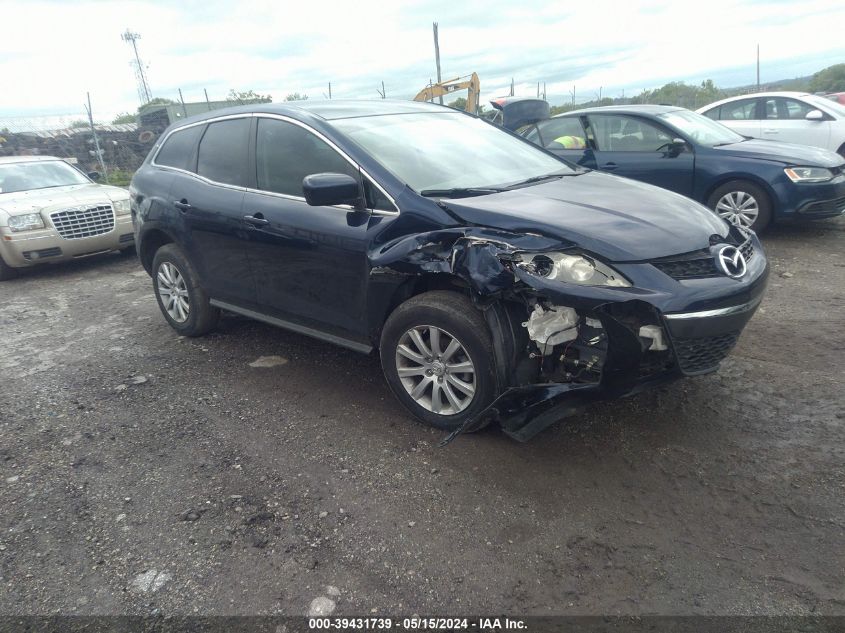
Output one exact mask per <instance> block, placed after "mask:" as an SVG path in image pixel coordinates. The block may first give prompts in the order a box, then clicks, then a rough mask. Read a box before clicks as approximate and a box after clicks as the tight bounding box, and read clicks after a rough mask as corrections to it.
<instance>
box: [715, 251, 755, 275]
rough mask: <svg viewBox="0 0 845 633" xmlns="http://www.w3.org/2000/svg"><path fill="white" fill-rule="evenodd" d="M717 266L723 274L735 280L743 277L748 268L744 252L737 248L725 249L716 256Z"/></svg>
mask: <svg viewBox="0 0 845 633" xmlns="http://www.w3.org/2000/svg"><path fill="white" fill-rule="evenodd" d="M716 264H717V265H718V266H719V269H720V270H721V271H722V272H723V273H725V274H726V275H727V276H728V277H733V278H734V279H739V278H740V277H742V276H743V275H744V274H745V271H746V270H747V268H748V267H747V265H746V263H745V257H744V256H743V254H742V251H740V250H739V249H738V248H737V247H736V246H725V247H723V248H722V249H721V250H720V251H719V253H718V255H716Z"/></svg>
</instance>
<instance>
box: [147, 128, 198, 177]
mask: <svg viewBox="0 0 845 633" xmlns="http://www.w3.org/2000/svg"><path fill="white" fill-rule="evenodd" d="M203 129H204V128H203V126H202V125H195V126H193V127H189V128H185V129H183V130H176V131H175V132H173V134H171V135H170V136H168V137H167V140H166V141H165V142H164V145H162V146H161V149H160V150H159V151H158V154H156V158H155V162H156V165H165V166H167V167H176V168H177V169H185V170H188V171H193V165H192V164H191V157H192V156H193V154H194V148H196V146H197V141H198V140H199V138H200V136H201V135H202V131H203Z"/></svg>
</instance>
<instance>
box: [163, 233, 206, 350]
mask: <svg viewBox="0 0 845 633" xmlns="http://www.w3.org/2000/svg"><path fill="white" fill-rule="evenodd" d="M152 271H153V289H154V291H155V295H156V301H157V302H158V307H159V309H160V310H161V313H162V314H163V315H164V318H165V320H166V321H167V322H168V323H169V324H170V327H172V328H173V329H174V330H176V331H177V332H178V333H179V334H181V335H182V336H202V335H203V334H207V333H208V332H210V331H211V330H213V329H214V327H215V326H216V325H217V321H218V319H219V318H220V310H219V309H217V308H214V307H212V306H211V304H210V303H209V301H208V295H207V294H206V292H205V290H203V288H202V286H201V285H200V283H199V276H198V275H197V272H196V269H195V268H194V267H193V265H191V262H190V261H188V258H187V257H186V256H185V253H183V252H182V249H181V248H179V247H178V246H176V245H175V244H165V245H164V246H162V247H161V248H160V249H158V250H157V251H156V254H155V257H153V267H152Z"/></svg>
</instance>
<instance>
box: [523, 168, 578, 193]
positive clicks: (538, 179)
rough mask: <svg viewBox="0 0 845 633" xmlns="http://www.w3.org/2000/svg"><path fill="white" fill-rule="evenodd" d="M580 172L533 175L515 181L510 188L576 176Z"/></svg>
mask: <svg viewBox="0 0 845 633" xmlns="http://www.w3.org/2000/svg"><path fill="white" fill-rule="evenodd" d="M578 173H579V172H577V171H572V172H564V173H553V174H544V175H542V176H532V177H531V178H526V179H525V180H520V181H519V182H515V183H513V184H511V185H508V189H513V188H515V187H522V186H523V185H533V184H534V183H535V182H543V181H545V180H551V179H552V178H563V177H564V176H575V175H577V174H578Z"/></svg>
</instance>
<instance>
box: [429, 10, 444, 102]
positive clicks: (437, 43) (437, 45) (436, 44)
mask: <svg viewBox="0 0 845 633" xmlns="http://www.w3.org/2000/svg"><path fill="white" fill-rule="evenodd" d="M432 26H433V27H434V61H435V62H437V83H438V84H439V83H440V82H441V81H442V78H441V77H440V39H439V38H438V36H437V22H433V23H432ZM440 105H443V95H440Z"/></svg>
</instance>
